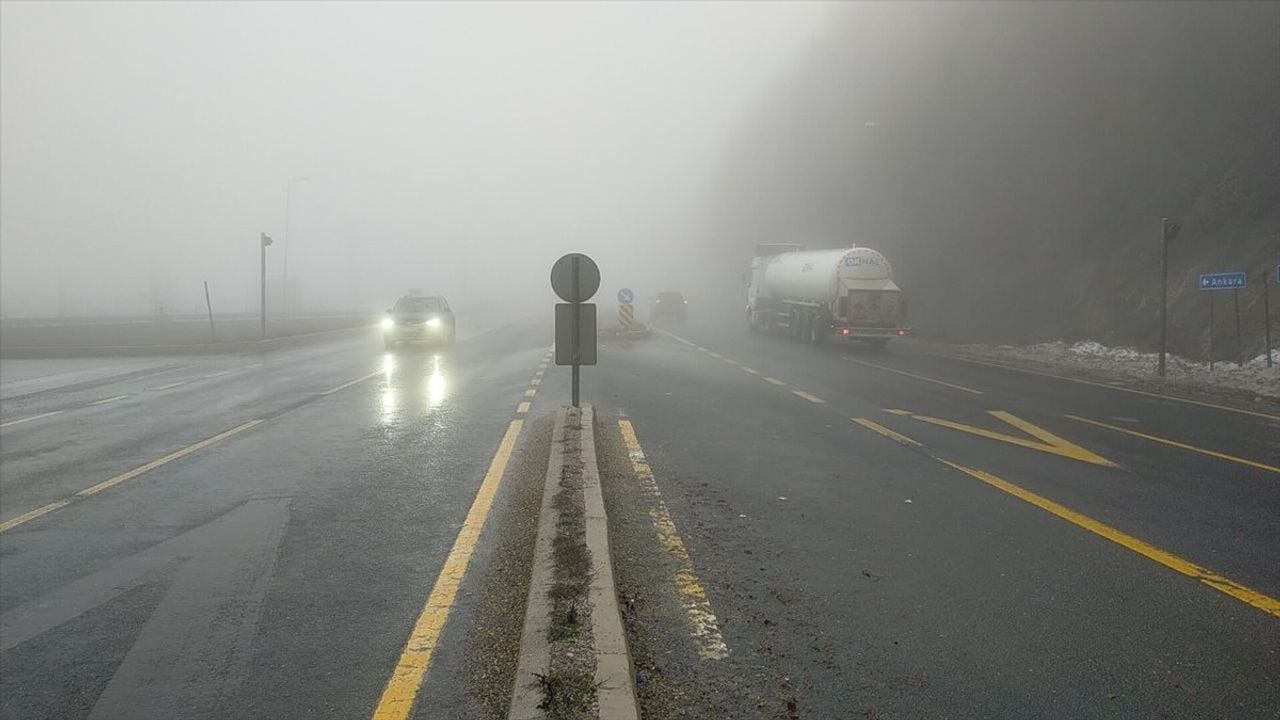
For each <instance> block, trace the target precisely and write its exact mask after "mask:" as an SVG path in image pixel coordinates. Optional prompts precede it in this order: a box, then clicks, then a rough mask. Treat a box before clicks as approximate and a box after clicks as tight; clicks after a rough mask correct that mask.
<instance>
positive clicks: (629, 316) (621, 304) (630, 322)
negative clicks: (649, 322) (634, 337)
mask: <svg viewBox="0 0 1280 720" xmlns="http://www.w3.org/2000/svg"><path fill="white" fill-rule="evenodd" d="M635 299H636V294H635V293H633V292H631V288H622V289H621V290H619V291H618V329H619V330H630V329H631V328H632V327H633V326H634V325H635V324H636V308H635V305H632V303H633V302H635Z"/></svg>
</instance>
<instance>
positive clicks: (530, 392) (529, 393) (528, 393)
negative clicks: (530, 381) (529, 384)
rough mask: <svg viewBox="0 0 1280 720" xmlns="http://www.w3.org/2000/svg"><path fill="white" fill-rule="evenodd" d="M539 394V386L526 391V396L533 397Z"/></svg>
mask: <svg viewBox="0 0 1280 720" xmlns="http://www.w3.org/2000/svg"><path fill="white" fill-rule="evenodd" d="M537 394H538V388H529V389H528V390H525V391H524V396H525V397H533V396H534V395H537Z"/></svg>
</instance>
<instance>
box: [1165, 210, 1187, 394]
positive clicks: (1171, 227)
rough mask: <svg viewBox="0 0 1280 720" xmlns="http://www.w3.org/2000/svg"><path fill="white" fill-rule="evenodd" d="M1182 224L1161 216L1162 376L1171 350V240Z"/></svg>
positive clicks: (1176, 235)
mask: <svg viewBox="0 0 1280 720" xmlns="http://www.w3.org/2000/svg"><path fill="white" fill-rule="evenodd" d="M1180 230H1182V226H1181V225H1179V224H1178V223H1176V222H1174V223H1171V222H1169V218H1160V377H1164V366H1165V355H1166V354H1167V353H1168V350H1169V241H1170V240H1173V239H1174V238H1176V237H1178V231H1180Z"/></svg>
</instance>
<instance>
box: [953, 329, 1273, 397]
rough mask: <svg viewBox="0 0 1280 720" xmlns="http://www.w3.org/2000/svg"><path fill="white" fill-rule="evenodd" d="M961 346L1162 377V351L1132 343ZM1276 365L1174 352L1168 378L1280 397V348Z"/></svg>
mask: <svg viewBox="0 0 1280 720" xmlns="http://www.w3.org/2000/svg"><path fill="white" fill-rule="evenodd" d="M954 349H955V350H956V351H957V352H959V353H961V354H963V355H968V356H972V357H978V358H986V359H990V360H1006V361H1008V360H1015V361H1024V362H1032V363H1043V364H1046V365H1052V366H1056V367H1061V368H1065V369H1068V370H1077V371H1087V372H1094V373H1098V374H1102V375H1107V376H1110V377H1117V378H1125V379H1133V380H1159V379H1160V378H1159V376H1158V375H1157V374H1156V368H1157V366H1158V364H1159V360H1160V356H1159V354H1158V353H1146V352H1140V351H1138V350H1135V349H1133V348H1129V347H1109V346H1107V345H1103V344H1102V343H1100V342H1095V341H1093V340H1083V341H1080V342H1075V343H1066V342H1062V341H1058V342H1050V343H1040V344H1038V345H1024V346H1014V345H957V346H955V348H954ZM1271 359H1272V363H1273V367H1270V368H1268V367H1267V356H1266V355H1265V354H1262V355H1259V356H1257V357H1256V358H1253V359H1252V360H1249V361H1248V362H1245V363H1243V364H1236V363H1234V362H1226V361H1222V362H1215V363H1214V364H1213V370H1210V369H1209V363H1208V362H1201V361H1198V360H1188V359H1187V358H1184V357H1179V356H1177V355H1169V356H1168V358H1167V360H1166V367H1167V376H1166V380H1167V381H1171V382H1175V383H1184V384H1190V385H1198V386H1202V387H1221V388H1231V389H1234V390H1243V391H1247V392H1252V393H1256V394H1258V395H1264V396H1266V397H1271V398H1280V350H1272V351H1271Z"/></svg>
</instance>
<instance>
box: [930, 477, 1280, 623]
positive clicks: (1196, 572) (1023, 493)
mask: <svg viewBox="0 0 1280 720" xmlns="http://www.w3.org/2000/svg"><path fill="white" fill-rule="evenodd" d="M938 460H939V461H941V462H943V463H945V464H947V465H949V466H951V467H953V468H955V469H956V470H959V471H960V472H962V473H964V474H966V475H969V476H970V477H975V478H977V479H979V480H981V481H983V482H984V483H987V484H988V485H991V486H992V487H995V488H997V489H999V490H1003V491H1004V492H1006V493H1008V494H1010V495H1013V496H1014V497H1016V498H1018V499H1019V500H1024V501H1026V502H1028V503H1031V504H1032V505H1035V506H1036V507H1038V508H1040V509H1042V510H1045V511H1048V512H1050V513H1052V514H1054V515H1057V516H1058V517H1060V518H1062V519H1063V520H1066V521H1067V522H1069V523H1072V524H1073V525H1077V526H1079V527H1082V528H1084V529H1085V530H1088V531H1089V532H1092V533H1094V534H1096V535H1100V536H1102V537H1104V538H1106V539H1107V540H1110V541H1111V542H1113V543H1116V544H1117V545H1121V546H1123V547H1126V548H1128V549H1130V550H1132V551H1134V552H1136V553H1138V554H1139V555H1142V556H1144V557H1146V558H1148V559H1150V560H1154V561H1155V562H1158V563H1160V564H1161V565H1164V566H1165V567H1167V568H1169V569H1171V570H1175V571H1177V572H1179V573H1182V574H1183V575H1186V576H1187V577H1191V578H1195V579H1196V580H1199V581H1200V582H1202V583H1204V584H1205V585H1208V586H1209V587H1211V588H1213V589H1214V590H1217V591H1219V592H1222V593H1225V594H1227V595H1230V596H1231V597H1233V598H1235V599H1237V600H1240V601H1241V602H1244V603H1247V604H1249V605H1252V606H1254V607H1256V608H1258V609H1259V610H1261V611H1263V612H1265V613H1267V614H1269V615H1274V616H1275V617H1280V600H1276V599H1275V598H1272V597H1268V596H1267V595H1263V594H1262V593H1260V592H1258V591H1257V590H1253V589H1250V588H1247V587H1245V586H1243V585H1241V584H1239V583H1236V582H1234V581H1232V580H1229V579H1228V578H1225V577H1223V576H1221V575H1219V574H1217V573H1215V572H1213V571H1211V570H1207V569H1205V568H1202V567H1200V566H1199V565H1196V564H1195V563H1192V562H1189V561H1187V560H1183V559H1182V558H1180V557H1178V556H1177V555H1174V554H1173V553H1170V552H1167V551H1165V550H1161V549H1160V548H1158V547H1155V546H1154V545H1150V544H1148V543H1145V542H1143V541H1142V540H1139V539H1138V538H1135V537H1133V536H1132V535H1128V534H1126V533H1123V532H1121V531H1119V530H1117V529H1115V528H1113V527H1111V526H1110V525H1106V524H1103V523H1100V522H1098V521H1097V520H1094V519H1093V518H1090V517H1087V516H1085V515H1081V514H1080V513H1078V512H1076V511H1074V510H1071V509H1070V508H1067V507H1064V506H1062V505H1059V504H1058V503H1056V502H1054V501H1052V500H1049V499H1048V498H1045V497H1041V496H1040V495H1037V494H1035V493H1033V492H1031V491H1030V490H1026V489H1023V488H1021V487H1018V486H1017V485H1014V484H1013V483H1011V482H1009V481H1007V480H1003V479H1001V478H998V477H996V476H995V475H992V474H991V473H987V472H983V471H982V470H974V469H973V468H968V467H965V466H963V465H959V464H957V463H953V462H951V461H950V460H943V459H942V458H938Z"/></svg>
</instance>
